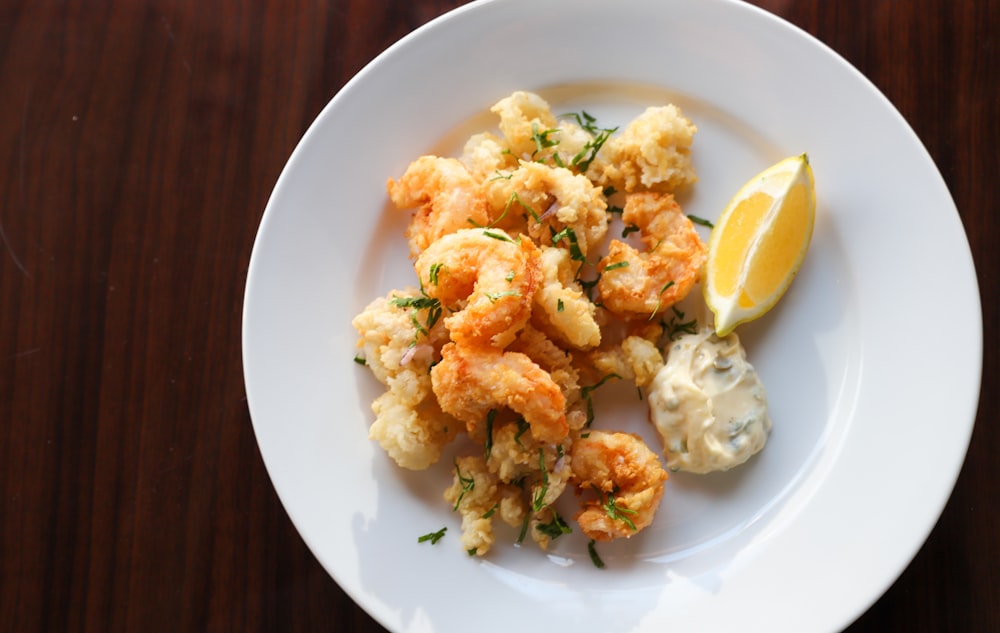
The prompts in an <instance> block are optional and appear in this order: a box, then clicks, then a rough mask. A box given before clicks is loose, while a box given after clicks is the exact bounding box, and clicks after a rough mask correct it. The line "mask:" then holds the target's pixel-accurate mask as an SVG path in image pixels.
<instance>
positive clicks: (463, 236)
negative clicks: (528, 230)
mask: <svg viewBox="0 0 1000 633" xmlns="http://www.w3.org/2000/svg"><path fill="white" fill-rule="evenodd" d="M414 268H415V270H416V272H417V275H418V276H419V278H420V284H421V287H422V288H423V289H424V292H426V293H427V295H428V296H430V297H433V298H435V299H438V300H439V301H440V302H441V304H442V306H443V307H444V308H447V309H448V310H451V311H453V312H452V314H451V315H450V316H448V317H446V318H445V319H444V324H445V326H446V327H447V328H448V332H449V333H450V335H451V339H452V340H453V341H455V342H457V343H461V344H463V345H470V346H478V345H485V346H494V347H497V348H503V347H505V346H507V345H508V344H509V343H510V342H511V341H512V340H514V337H515V336H516V335H517V332H518V331H519V330H520V329H521V328H522V327H524V325H525V324H526V323H527V322H528V319H529V318H530V317H531V306H532V304H533V302H534V297H535V292H536V291H537V290H538V286H539V284H540V283H541V277H542V275H541V264H540V262H539V251H538V247H536V246H535V244H534V243H533V242H532V241H531V240H528V239H514V238H512V237H510V236H509V235H508V234H507V233H505V232H504V231H501V230H500V229H481V228H476V229H461V230H459V231H456V232H454V233H449V234H448V235H445V236H443V237H442V238H440V239H439V240H437V241H436V242H434V243H432V244H431V245H430V246H429V247H427V249H426V250H424V252H422V253H421V254H420V256H419V257H418V258H417V261H416V263H415V264H414Z"/></svg>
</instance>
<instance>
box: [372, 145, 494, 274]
mask: <svg viewBox="0 0 1000 633" xmlns="http://www.w3.org/2000/svg"><path fill="white" fill-rule="evenodd" d="M386 190H387V191H388V193H389V198H390V199H391V200H392V202H393V204H395V205H396V206H397V207H398V208H400V209H415V211H414V214H413V217H412V219H411V220H410V225H409V226H408V227H407V229H406V239H407V240H408V242H409V244H410V255H411V256H413V257H415V256H417V255H418V254H420V252H421V251H423V250H424V249H426V248H427V247H428V246H430V245H431V243H432V242H434V241H435V240H437V239H438V238H440V237H441V236H442V235H446V234H448V233H452V232H454V231H456V230H458V229H461V228H465V227H468V226H469V225H470V222H471V223H473V224H475V225H479V226H487V225H489V224H490V217H489V214H490V207H489V204H488V203H487V201H486V199H485V197H484V196H483V192H482V190H481V188H480V186H479V181H478V180H476V179H475V178H474V177H473V176H472V174H470V173H469V170H468V169H467V168H466V167H465V165H464V164H462V162H461V161H459V160H458V159H455V158H441V157H438V156H421V157H420V158H418V159H417V160H415V161H413V162H412V163H410V166H409V167H407V168H406V172H404V173H403V176H402V177H401V178H400V179H399V180H392V179H391V178H390V179H389V181H388V183H387V184H386Z"/></svg>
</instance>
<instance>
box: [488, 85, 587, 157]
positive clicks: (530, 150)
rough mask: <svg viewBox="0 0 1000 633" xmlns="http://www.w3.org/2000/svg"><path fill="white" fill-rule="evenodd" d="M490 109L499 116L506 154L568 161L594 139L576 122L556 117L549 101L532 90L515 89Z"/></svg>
mask: <svg viewBox="0 0 1000 633" xmlns="http://www.w3.org/2000/svg"><path fill="white" fill-rule="evenodd" d="M490 111H491V112H493V113H494V114H496V115H497V116H499V118H500V123H499V125H500V131H501V133H502V134H503V141H504V142H505V144H506V146H507V150H508V154H510V155H512V156H514V157H515V158H517V159H520V160H525V161H531V162H539V163H547V162H553V163H554V164H559V162H561V163H563V164H566V165H569V164H571V162H572V160H573V157H575V156H577V155H579V154H580V153H581V152H584V151H585V149H586V148H587V147H589V145H588V144H589V143H592V142H593V140H594V137H593V136H592V135H591V134H590V133H589V132H587V131H586V130H585V129H583V128H582V127H580V126H579V125H576V124H574V123H573V122H571V121H568V120H559V119H558V118H557V117H556V116H555V115H553V114H552V108H551V106H550V105H549V103H548V102H547V101H546V100H545V99H543V98H542V97H541V96H539V95H537V94H535V93H533V92H527V91H524V90H518V91H516V92H514V93H512V94H511V95H510V96H508V97H504V98H503V99H501V100H500V101H498V102H497V103H496V104H495V105H494V106H493V107H492V108H490ZM557 154H558V155H559V158H558V159H557V158H556V155H557ZM556 161H558V162H556Z"/></svg>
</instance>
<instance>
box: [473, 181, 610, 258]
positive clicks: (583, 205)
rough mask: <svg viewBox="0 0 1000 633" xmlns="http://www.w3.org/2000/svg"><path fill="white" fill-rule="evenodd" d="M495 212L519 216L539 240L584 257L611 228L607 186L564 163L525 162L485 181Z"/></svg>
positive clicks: (525, 229)
mask: <svg viewBox="0 0 1000 633" xmlns="http://www.w3.org/2000/svg"><path fill="white" fill-rule="evenodd" d="M483 189H484V191H485V195H486V198H487V200H488V201H489V204H490V207H491V211H490V214H491V215H492V216H493V217H500V216H504V217H505V218H510V217H516V218H519V219H520V221H521V223H522V226H523V227H524V228H523V231H525V232H527V233H528V235H530V236H531V238H532V239H534V240H535V241H537V242H538V243H539V244H553V245H555V244H556V243H557V242H558V243H559V245H561V246H565V247H566V248H568V249H571V251H573V252H574V253H577V254H576V258H577V259H578V260H581V261H582V260H583V258H585V257H586V256H587V254H588V253H589V252H590V251H591V249H593V248H595V247H597V246H598V245H600V243H601V241H602V240H603V239H604V236H605V235H607V232H608V213H607V210H608V202H607V199H606V198H605V196H604V191H603V189H601V188H600V187H598V186H596V185H594V183H592V182H591V181H590V180H589V179H588V178H587V177H586V176H583V175H581V174H575V173H573V172H572V171H570V170H569V169H567V168H565V167H553V166H550V165H543V164H542V163H536V162H528V161H521V162H520V164H519V166H518V167H517V169H515V170H514V171H511V172H509V173H505V174H503V177H500V176H498V177H496V178H493V179H491V180H488V181H486V182H485V183H484V184H483Z"/></svg>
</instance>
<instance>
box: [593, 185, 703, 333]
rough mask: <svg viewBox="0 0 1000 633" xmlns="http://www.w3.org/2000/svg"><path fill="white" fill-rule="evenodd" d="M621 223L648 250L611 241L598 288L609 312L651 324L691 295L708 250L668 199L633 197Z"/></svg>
mask: <svg viewBox="0 0 1000 633" xmlns="http://www.w3.org/2000/svg"><path fill="white" fill-rule="evenodd" d="M622 221H623V222H625V224H626V226H634V227H636V228H638V229H639V234H640V236H641V239H642V243H643V244H644V245H645V247H646V250H645V251H641V252H640V251H639V250H637V249H636V248H634V247H633V246H631V245H630V244H627V243H625V242H623V241H621V240H612V242H611V244H610V245H609V247H608V254H607V255H606V256H605V257H604V258H603V259H601V262H600V264H599V267H600V270H601V271H602V272H601V278H600V280H599V281H598V283H597V288H598V290H599V291H600V293H601V301H602V303H603V304H604V306H605V307H606V308H607V309H608V310H610V311H611V312H613V313H615V314H617V315H618V316H620V317H623V318H641V319H647V320H649V319H651V318H652V317H653V316H655V315H656V314H657V313H659V312H662V311H663V310H665V309H667V308H669V307H670V306H672V305H674V304H675V303H677V302H678V301H680V300H682V299H683V298H684V297H686V296H687V295H688V293H689V292H691V289H692V288H693V287H694V285H695V284H696V283H697V282H698V279H699V278H700V276H701V270H702V267H703V266H704V264H705V257H706V255H707V251H708V247H707V246H706V245H705V242H704V241H702V239H701V236H700V235H698V231H697V230H696V229H695V227H694V224H692V223H691V220H690V219H688V217H687V216H686V215H685V214H684V212H683V211H682V210H681V208H680V205H678V204H677V202H676V201H675V200H674V198H673V196H672V195H670V194H658V193H650V192H646V193H635V194H631V195H629V196H628V197H627V198H626V201H625V208H624V210H623V211H622Z"/></svg>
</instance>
